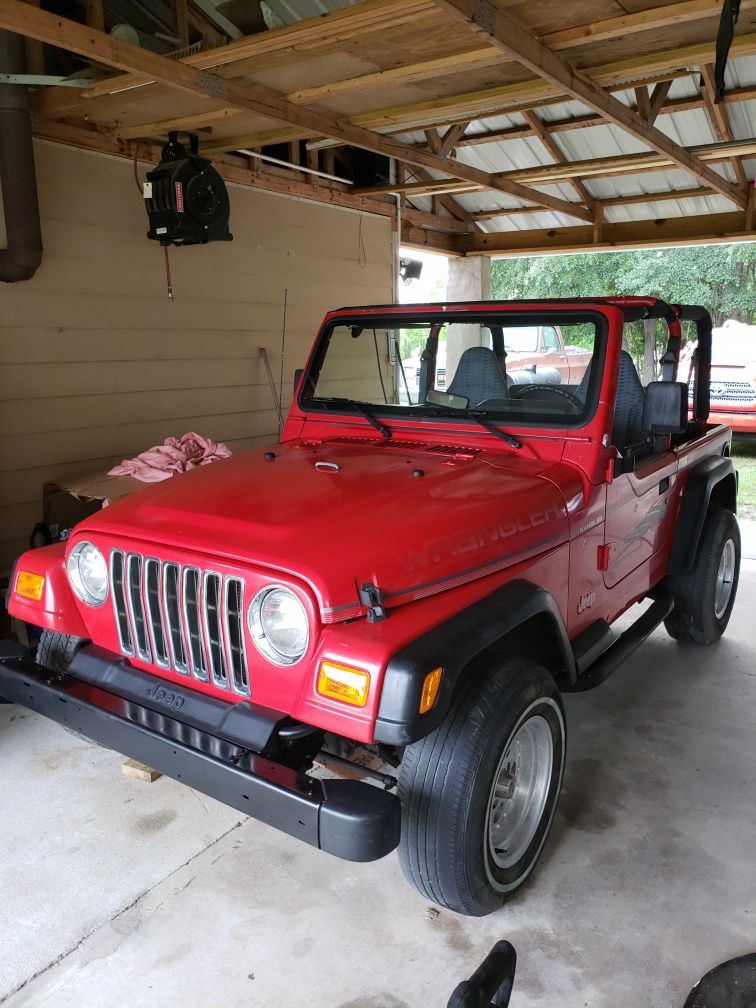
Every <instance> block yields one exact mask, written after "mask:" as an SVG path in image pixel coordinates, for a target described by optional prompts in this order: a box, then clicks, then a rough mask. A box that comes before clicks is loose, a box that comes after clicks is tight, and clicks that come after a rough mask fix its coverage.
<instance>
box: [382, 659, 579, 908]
mask: <svg viewBox="0 0 756 1008" xmlns="http://www.w3.org/2000/svg"><path fill="white" fill-rule="evenodd" d="M565 742H566V731H565V722H564V712H563V708H562V702H561V698H560V695H559V690H558V689H557V686H556V683H555V682H554V680H553V678H552V677H551V675H549V673H548V672H547V671H546V670H545V669H543V668H541V667H540V666H539V665H536V664H535V663H534V662H532V661H530V660H528V659H514V660H511V661H508V662H506V663H504V664H502V665H498V664H497V665H494V666H490V665H489V666H487V667H485V668H483V669H481V670H480V671H479V672H478V673H477V674H474V672H473V670H472V669H471V670H470V676H469V683H468V685H467V686H466V688H464V689H462V690H461V691H460V694H459V696H458V697H457V699H456V701H455V702H454V703H453V705H452V707H451V709H450V710H449V712H448V713H447V715H446V717H445V719H444V721H443V722H442V723H441V724H440V725H439V727H438V728H437V729H436V730H435V731H434V732H432V733H431V734H430V735H428V736H427V737H426V738H424V739H421V740H420V741H419V742H415V743H413V744H412V745H410V746H408V747H407V749H406V750H405V753H404V758H403V760H402V765H401V768H400V771H399V789H398V790H399V798H400V799H401V803H402V838H401V842H400V846H399V860H400V863H401V866H402V870H403V871H404V874H405V876H406V877H407V879H408V881H409V882H411V883H412V884H413V885H414V886H415V888H416V889H417V890H418V891H419V892H420V893H421V894H422V895H423V896H424V897H426V899H429V900H431V901H432V902H434V903H437V904H439V905H440V906H444V907H447V908H448V909H449V910H454V911H455V912H457V913H460V914H467V915H469V916H474V917H480V916H483V915H484V914H488V913H492V912H493V911H494V910H497V909H498V908H499V907H501V906H502V904H503V903H505V902H506V901H507V900H508V899H509V898H511V896H513V895H514V893H515V892H516V891H517V890H518V889H519V888H520V886H522V884H523V883H524V882H525V880H526V879H527V878H528V876H529V875H530V873H531V871H532V870H533V868H534V867H535V865H536V862H537V861H538V858H539V856H540V854H541V851H542V850H543V846H544V844H545V842H546V838H547V836H548V833H549V829H550V827H551V823H552V820H553V817H554V812H555V810H556V805H557V800H558V798H559V790H560V787H561V783H562V776H563V774H564V757H565Z"/></svg>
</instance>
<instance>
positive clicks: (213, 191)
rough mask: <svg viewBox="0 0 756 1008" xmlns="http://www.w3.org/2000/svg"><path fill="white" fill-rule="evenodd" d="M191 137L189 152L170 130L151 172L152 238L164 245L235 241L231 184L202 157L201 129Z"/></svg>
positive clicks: (147, 193)
mask: <svg viewBox="0 0 756 1008" xmlns="http://www.w3.org/2000/svg"><path fill="white" fill-rule="evenodd" d="M187 136H188V137H189V148H190V152H189V153H187V151H186V147H185V146H184V145H183V144H182V143H179V140H178V133H177V132H175V131H174V132H171V133H169V134H168V143H167V144H166V145H165V147H163V150H162V155H161V157H162V160H161V161H160V164H159V165H157V167H156V168H153V169H152V170H151V171H149V172H148V173H147V181H146V182H145V183H144V186H143V194H144V205H145V207H146V208H147V216H148V217H149V221H150V230H149V231H148V232H147V237H148V238H151V239H152V240H153V241H158V242H160V244H161V245H165V246H167V245H204V244H205V243H206V242H211V241H231V240H232V238H233V235H232V234H231V233H230V231H229V230H228V218H229V213H230V204H229V199H228V192H227V191H226V183H225V182H224V181H223V179H222V178H221V176H220V175H219V174H218V172H217V171H216V169H215V168H213V166H212V164H211V163H210V162H209V161H208V160H207V158H203V157H200V156H199V141H198V137H197V134H196V133H189V134H187Z"/></svg>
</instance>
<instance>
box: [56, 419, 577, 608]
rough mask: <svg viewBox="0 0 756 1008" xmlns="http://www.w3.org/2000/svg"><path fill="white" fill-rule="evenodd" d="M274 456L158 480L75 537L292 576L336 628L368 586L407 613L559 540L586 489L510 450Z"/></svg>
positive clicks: (354, 446) (243, 458) (324, 450)
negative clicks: (100, 537)
mask: <svg viewBox="0 0 756 1008" xmlns="http://www.w3.org/2000/svg"><path fill="white" fill-rule="evenodd" d="M271 451H274V452H275V457H274V458H272V459H270V460H266V458H265V454H264V452H263V450H262V449H255V450H254V451H248V452H245V453H243V454H240V455H237V456H235V457H234V458H231V459H228V460H226V461H223V462H217V463H214V464H212V465H208V466H203V467H201V468H199V469H196V470H194V471H193V472H190V473H186V474H184V475H182V476H176V477H173V478H172V479H168V480H165V481H164V482H162V483H159V484H157V485H152V486H149V487H147V488H145V489H144V490H142V491H141V492H138V493H136V494H133V495H131V496H129V497H126V498H123V499H122V500H120V501H118V502H116V503H115V504H112V505H111V506H110V507H108V508H106V509H104V510H103V511H100V512H98V513H97V514H96V515H94V516H92V517H90V518H87V519H86V520H85V521H84V522H82V523H81V524H80V525H79V526H78V527H77V529H76V535H77V537H78V535H80V534H91V535H92V537H93V538H94V539H95V541H96V537H97V534H98V533H105V534H107V535H108V536H110V537H115V539H116V540H118V539H124V540H136V541H137V542H138V543H140V544H142V545H141V547H137V548H142V549H145V548H146V547H147V545H148V544H149V543H160V544H162V545H163V546H165V547H169V548H170V547H173V546H175V547H176V548H177V549H180V550H182V551H184V550H186V551H189V552H191V553H193V554H195V555H196V554H204V555H206V556H207V557H212V556H222V557H224V558H226V559H227V560H229V561H230V562H232V563H238V564H239V565H240V566H242V567H244V566H254V567H257V568H264V569H268V570H270V571H272V572H275V571H279V572H282V573H286V574H289V575H292V576H293V577H296V578H299V579H301V580H304V581H305V582H306V583H307V584H308V585H309V586H310V588H311V590H312V591H313V593H314V594H315V597H316V599H317V602H318V604H319V606H320V609H321V613H322V616H323V619H324V620H325V621H326V622H333V621H335V620H339V619H346V618H349V617H352V616H355V615H359V614H360V613H362V612H364V609H363V607H362V606H360V603H359V596H358V589H359V586H360V585H362V584H364V583H365V582H367V581H371V582H374V583H375V584H376V585H378V586H379V587H380V589H381V592H382V593H383V596H384V600H385V602H386V604H387V605H396V604H400V603H402V602H406V601H410V600H411V599H415V598H421V597H424V596H426V595H429V594H433V593H435V592H437V591H441V590H443V589H444V588H448V587H453V586H456V585H459V584H462V583H464V582H467V581H471V580H474V579H475V578H478V577H483V576H485V575H487V574H490V573H493V572H494V571H496V570H500V569H503V568H505V567H508V566H511V565H512V564H514V563H517V562H519V561H521V560H523V559H526V558H527V557H529V556H534V555H536V554H538V553H541V552H543V551H545V550H547V549H549V548H552V547H554V546H556V545H558V544H559V543H560V542H562V541H564V540H565V539H566V538H567V526H568V518H567V506H566V503H565V501H566V499H567V500H572V501H573V502H575V500H576V498H577V497H579V495H580V484H579V482H578V481H577V479H576V477H575V475H574V473H573V471H572V470H571V469H569V468H568V467H566V466H563V465H555V464H553V463H544V462H540V461H538V460H532V459H526V458H522V457H521V456H520V455H516V456H515V455H510V454H509V453H508V452H505V451H502V450H494V451H490V452H487V451H482V450H480V449H461V448H460V449H455V448H444V447H439V446H435V447H434V446H430V445H410V446H408V445H402V444H401V443H390V442H377V441H374V440H371V439H367V438H365V439H359V438H356V439H353V440H351V441H350V440H348V439H344V440H343V441H341V442H339V441H328V442H319V443H313V442H294V443H289V444H284V445H276V446H274V448H272V449H271ZM559 485H561V486H562V487H563V488H566V489H565V494H564V495H563V493H561V492H560V490H559V488H558V486H559ZM571 509H572V507H571ZM208 562H209V561H208Z"/></svg>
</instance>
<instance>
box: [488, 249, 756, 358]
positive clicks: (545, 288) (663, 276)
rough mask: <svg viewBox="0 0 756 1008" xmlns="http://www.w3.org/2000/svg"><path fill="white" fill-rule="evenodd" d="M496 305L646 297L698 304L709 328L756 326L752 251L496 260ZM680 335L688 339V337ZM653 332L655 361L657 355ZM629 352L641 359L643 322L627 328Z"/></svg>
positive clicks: (659, 251)
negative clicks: (729, 322) (499, 301)
mask: <svg viewBox="0 0 756 1008" xmlns="http://www.w3.org/2000/svg"><path fill="white" fill-rule="evenodd" d="M491 289H492V293H493V295H494V297H496V298H505V299H506V298H539V297H590V296H601V297H609V296H617V295H628V294H629V295H642V294H647V295H652V296H653V297H660V298H663V299H664V300H665V301H671V302H673V303H678V302H679V303H684V304H700V305H703V306H704V307H706V308H708V309H709V311H710V312H711V315H712V318H713V320H714V325H715V326H718V325H721V324H722V323H723V322H724V321H725V319H728V318H735V319H739V320H740V321H741V322H747V323H753V322H756V244H732V245H702V246H698V247H695V248H682V249H643V250H638V251H635V252H594V253H586V254H578V255H564V256H536V257H533V258H519V259H497V260H495V261H494V262H493V264H492V267H491ZM686 335H688V336H690V337H692V336H693V332H692V331H690V332H689V333H687V334H686ZM662 339H663V336H662V327H661V326H659V327H658V329H657V347H656V353H657V357H658V354H659V352H660V351H661V352H663V347H662V345H661V343H662ZM626 343H627V348H628V350H629V351H630V353H631V354H632V355H633V357H635V359H636V361H637V362H638V363H639V364H640V363H641V362H642V361H643V357H644V335H643V326H642V324H641V323H635V324H633V325H632V326H628V327H627V333H626Z"/></svg>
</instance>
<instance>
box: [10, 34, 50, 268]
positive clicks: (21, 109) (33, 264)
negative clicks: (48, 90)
mask: <svg viewBox="0 0 756 1008" xmlns="http://www.w3.org/2000/svg"><path fill="white" fill-rule="evenodd" d="M24 70H25V60H24V42H23V39H22V38H21V36H20V35H16V34H14V33H13V32H7V31H3V32H0V71H1V72H3V73H9V74H17V73H23V72H24ZM0 189H1V190H2V195H3V211H4V215H5V233H6V247H5V248H4V249H1V250H0V281H3V282H4V283H14V282H16V281H18V280H30V279H31V278H32V277H33V276H34V274H35V273H36V272H37V269H38V267H39V264H40V263H41V262H42V227H41V224H40V219H39V200H38V197H37V176H36V173H35V170H34V148H33V144H32V125H31V114H30V112H29V93H28V91H27V89H26V88H25V87H22V86H21V85H18V84H0Z"/></svg>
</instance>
